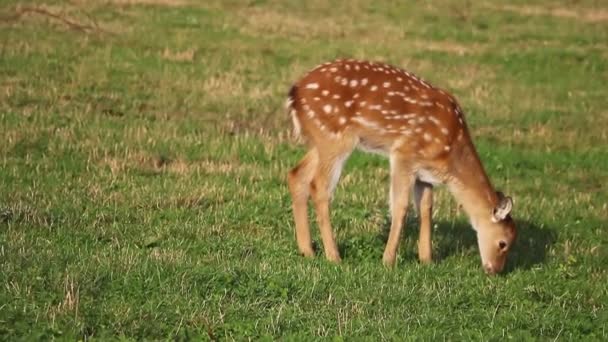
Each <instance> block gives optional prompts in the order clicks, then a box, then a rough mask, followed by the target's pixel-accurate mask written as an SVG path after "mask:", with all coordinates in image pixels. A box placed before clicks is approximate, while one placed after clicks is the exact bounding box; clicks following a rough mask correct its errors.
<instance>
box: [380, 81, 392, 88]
mask: <svg viewBox="0 0 608 342" xmlns="http://www.w3.org/2000/svg"><path fill="white" fill-rule="evenodd" d="M382 86H383V87H384V88H388V87H390V86H391V82H384V83H382Z"/></svg>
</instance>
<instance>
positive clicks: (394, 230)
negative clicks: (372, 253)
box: [382, 155, 414, 267]
mask: <svg viewBox="0 0 608 342" xmlns="http://www.w3.org/2000/svg"><path fill="white" fill-rule="evenodd" d="M390 164H391V186H390V195H389V198H390V210H391V230H390V232H389V235H388V241H387V242H386V248H385V249H384V255H383V257H382V261H383V262H384V264H385V265H386V266H389V267H392V266H394V265H395V259H396V257H397V249H398V247H399V241H400V239H401V230H402V228H403V222H404V221H405V217H406V213H407V206H408V200H409V191H410V189H411V187H412V183H413V180H414V176H413V173H412V171H411V168H410V167H409V166H408V164H407V163H406V162H404V161H402V160H401V159H400V158H399V157H398V156H396V155H391V157H390Z"/></svg>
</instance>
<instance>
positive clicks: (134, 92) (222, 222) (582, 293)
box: [0, 0, 608, 340]
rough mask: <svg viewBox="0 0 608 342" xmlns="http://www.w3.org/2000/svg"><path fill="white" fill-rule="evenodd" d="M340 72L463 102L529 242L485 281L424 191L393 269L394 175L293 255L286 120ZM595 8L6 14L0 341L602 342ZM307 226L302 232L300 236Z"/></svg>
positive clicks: (258, 1) (61, 5)
mask: <svg viewBox="0 0 608 342" xmlns="http://www.w3.org/2000/svg"><path fill="white" fill-rule="evenodd" d="M337 57H352V58H361V59H372V60H378V61H385V62H388V63H391V64H394V65H398V66H400V67H403V68H406V69H408V70H410V71H412V72H414V73H416V74H418V75H420V76H422V77H424V78H425V79H426V80H427V81H429V82H430V83H432V84H435V85H438V86H441V87H444V88H446V89H449V90H450V91H451V92H452V93H453V94H454V95H455V96H456V97H457V98H458V99H459V101H460V102H461V104H462V106H463V108H464V110H465V115H466V118H467V121H468V124H469V126H470V127H471V130H472V132H473V135H474V139H475V143H476V146H477V148H478V150H479V153H480V156H481V158H482V160H483V162H484V165H485V168H486V170H487V172H488V173H489V175H490V177H491V179H492V181H493V183H494V184H495V186H496V187H497V188H498V189H501V190H503V191H504V192H505V193H508V194H509V195H511V196H513V198H514V200H515V209H514V212H513V214H514V216H515V218H516V220H517V223H518V227H519V231H520V235H519V239H518V242H517V245H516V247H515V249H514V251H513V252H512V255H511V258H510V260H509V263H508V265H507V270H506V272H505V273H504V274H502V275H500V276H496V277H488V276H486V275H485V274H484V273H483V271H482V269H481V267H480V262H479V254H478V250H477V246H476V242H475V241H476V240H475V234H474V231H473V230H472V229H470V227H469V224H468V221H467V218H466V217H465V216H464V214H463V213H462V212H461V211H460V210H459V209H458V207H457V205H456V203H455V202H454V200H453V199H452V197H451V196H450V194H449V193H448V192H447V191H446V190H445V189H441V188H440V189H438V190H437V191H436V200H435V212H434V222H435V224H434V226H433V234H434V235H433V241H434V245H433V255H434V261H435V262H434V264H433V265H430V266H424V265H421V264H419V263H418V261H417V256H416V249H415V246H416V243H417V231H418V228H417V218H416V213H415V211H413V210H411V212H410V215H409V216H408V221H407V227H406V229H405V238H404V240H403V241H402V244H401V249H400V252H399V257H398V262H397V266H396V267H395V268H394V269H387V268H385V267H383V266H382V263H381V258H382V252H383V247H384V241H385V240H386V230H387V229H388V226H389V224H390V222H389V216H388V203H387V196H388V176H389V171H388V167H387V166H388V163H387V161H386V160H385V159H383V158H381V157H379V156H375V155H369V154H363V153H361V152H356V153H355V154H354V155H353V157H352V158H351V159H350V160H349V161H348V163H347V165H346V169H345V171H344V173H343V177H342V180H341V182H340V184H339V186H338V189H337V192H336V194H335V197H334V200H333V203H332V214H331V215H332V223H333V225H334V230H335V232H336V235H337V238H338V243H339V248H340V250H341V253H342V257H343V262H342V264H340V265H334V264H331V263H329V262H327V261H325V259H324V257H323V253H322V248H321V245H320V240H319V237H318V230H317V229H316V225H313V227H312V228H313V232H314V239H315V241H316V247H317V250H318V253H317V254H318V257H317V258H314V259H305V258H303V257H301V256H299V255H298V253H297V251H296V243H295V238H294V227H293V220H292V216H291V209H290V196H289V193H288V189H287V186H286V174H287V171H288V170H289V169H290V168H291V167H293V166H294V165H295V164H296V163H297V161H298V160H299V159H300V158H301V157H302V156H303V154H304V151H305V148H304V146H303V145H301V144H298V143H297V142H296V141H295V139H294V138H293V137H292V136H291V134H290V132H291V120H290V118H289V117H288V115H287V113H286V112H285V110H284V108H283V103H284V101H285V98H286V94H287V91H288V90H289V87H290V85H291V83H292V82H293V81H295V80H296V79H297V78H298V77H300V76H301V75H302V74H303V73H305V72H306V71H307V70H309V69H311V68H312V67H314V66H315V65H317V64H319V63H321V62H325V61H328V60H332V59H335V58H337ZM607 84H608V4H606V3H605V2H604V1H600V0H597V1H593V0H576V1H575V0H559V1H549V0H539V1H534V2H529V1H523V0H516V1H509V2H496V1H490V0H482V1H457V0H440V1H432V2H426V1H416V2H411V3H408V2H398V1H371V0H354V1H350V2H346V1H344V2H327V1H321V0H311V1H302V2H296V1H293V2H290V1H274V0H248V1H245V0H243V1H237V0H231V1H219V0H214V1H195V0H191V1H189V0H90V1H85V0H71V1H51V0H49V1H45V2H42V1H14V0H5V1H2V3H1V4H0V139H1V140H0V270H1V271H0V339H2V340H16V339H27V340H34V339H40V340H47V339H52V338H55V339H65V340H74V339H101V340H105V339H128V340H131V339H177V340H190V339H193V340H199V339H203V340H224V339H228V340H231V339H235V340H247V339H268V340H271V339H291V340H316V339H319V338H324V339H333V340H342V339H345V340H352V339H359V338H368V339H370V340H402V339H412V340H435V339H449V340H497V339H499V338H510V339H514V340H522V339H541V340H579V339H586V340H607V339H608V313H607V309H608V286H607V285H606V284H608V269H607V265H608V250H607V248H608V247H607V246H608V231H607V229H608V188H607V184H608V100H607V95H608V92H607V88H606V86H607ZM312 215H313V213H312V212H311V217H314V216H312Z"/></svg>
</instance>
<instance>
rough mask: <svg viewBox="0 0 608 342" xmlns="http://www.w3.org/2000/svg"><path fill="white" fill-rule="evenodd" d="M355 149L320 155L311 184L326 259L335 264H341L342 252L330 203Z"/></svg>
mask: <svg viewBox="0 0 608 342" xmlns="http://www.w3.org/2000/svg"><path fill="white" fill-rule="evenodd" d="M353 148H354V144H348V145H346V146H339V147H337V148H336V147H333V148H332V149H331V150H325V151H324V153H320V154H319V165H318V167H317V171H316V173H315V176H314V178H313V180H312V183H311V195H312V199H313V201H314V205H315V212H316V214H317V223H318V225H319V230H320V231H321V239H322V240H323V249H324V250H325V257H326V258H327V259H328V260H329V261H333V262H340V252H339V251H338V246H337V244H336V240H335V238H334V234H333V230H332V228H331V222H330V219H329V202H330V200H331V197H332V195H333V191H334V189H335V187H336V185H337V183H338V180H339V179H340V174H341V172H342V167H343V166H344V163H345V162H346V159H347V158H348V157H349V155H350V153H351V152H352V150H353Z"/></svg>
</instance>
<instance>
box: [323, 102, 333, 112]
mask: <svg viewBox="0 0 608 342" xmlns="http://www.w3.org/2000/svg"><path fill="white" fill-rule="evenodd" d="M323 111H324V112H325V113H326V114H329V113H331V105H328V104H326V105H325V106H323Z"/></svg>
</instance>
